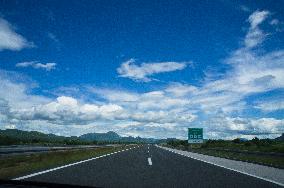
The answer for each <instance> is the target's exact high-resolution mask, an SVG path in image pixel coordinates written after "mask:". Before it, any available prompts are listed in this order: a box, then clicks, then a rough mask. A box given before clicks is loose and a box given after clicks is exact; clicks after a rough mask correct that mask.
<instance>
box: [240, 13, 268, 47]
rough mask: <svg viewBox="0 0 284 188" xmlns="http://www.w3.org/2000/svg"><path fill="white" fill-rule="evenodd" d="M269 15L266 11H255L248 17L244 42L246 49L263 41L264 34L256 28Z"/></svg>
mask: <svg viewBox="0 0 284 188" xmlns="http://www.w3.org/2000/svg"><path fill="white" fill-rule="evenodd" d="M269 14H270V13H269V12H268V11H255V12H253V13H252V14H251V15H250V16H249V18H248V21H249V23H250V28H249V31H248V33H247V35H246V37H245V41H244V42H245V46H246V47H247V48H253V47H255V46H257V45H258V44H260V43H261V42H262V41H263V40H264V38H265V34H264V33H263V31H262V30H260V29H259V27H258V26H259V25H260V24H261V23H262V22H263V21H264V20H265V19H266V18H267V17H268V15H269Z"/></svg>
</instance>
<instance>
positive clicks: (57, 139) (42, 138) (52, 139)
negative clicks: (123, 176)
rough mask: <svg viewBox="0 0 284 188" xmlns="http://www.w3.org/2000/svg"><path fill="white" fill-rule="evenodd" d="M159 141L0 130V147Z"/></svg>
mask: <svg viewBox="0 0 284 188" xmlns="http://www.w3.org/2000/svg"><path fill="white" fill-rule="evenodd" d="M159 141H160V140H156V139H151V138H141V137H131V136H130V137H121V136H119V135H118V134H117V133H115V132H111V131H110V132H107V133H88V134H85V135H82V136H79V137H77V136H71V137H65V136H57V135H54V134H44V133H41V132H37V131H22V130H17V129H6V130H0V145H17V144H38V145H90V144H120V143H158V142H159Z"/></svg>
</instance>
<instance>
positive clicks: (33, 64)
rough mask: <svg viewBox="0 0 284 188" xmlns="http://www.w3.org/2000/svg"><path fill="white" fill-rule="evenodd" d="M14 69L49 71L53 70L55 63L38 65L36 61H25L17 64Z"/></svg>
mask: <svg viewBox="0 0 284 188" xmlns="http://www.w3.org/2000/svg"><path fill="white" fill-rule="evenodd" d="M16 67H32V68H34V69H44V70H46V71H50V70H52V69H55V67H56V63H46V64H44V63H40V62H38V61H26V62H21V63H17V64H16Z"/></svg>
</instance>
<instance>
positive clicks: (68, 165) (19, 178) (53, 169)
mask: <svg viewBox="0 0 284 188" xmlns="http://www.w3.org/2000/svg"><path fill="white" fill-rule="evenodd" d="M135 148H136V147H133V148H129V149H125V150H119V151H116V152H112V153H109V154H105V155H101V156H98V157H93V158H90V159H86V160H83V161H78V162H75V163H71V164H67V165H63V166H59V167H56V168H52V169H49V170H44V171H41V172H37V173H33V174H29V175H26V176H21V177H18V178H14V179H12V180H23V179H27V178H30V177H34V176H37V175H40V174H45V173H48V172H52V171H55V170H59V169H62V168H66V167H70V166H74V165H77V164H81V163H85V162H88V161H92V160H95V159H99V158H103V157H107V156H110V155H113V154H116V153H119V152H123V151H127V150H131V149H135Z"/></svg>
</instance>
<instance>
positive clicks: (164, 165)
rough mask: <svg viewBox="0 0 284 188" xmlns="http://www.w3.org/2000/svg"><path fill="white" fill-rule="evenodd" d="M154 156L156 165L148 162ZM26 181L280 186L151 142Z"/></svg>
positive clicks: (115, 184) (190, 185)
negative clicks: (153, 144) (178, 153)
mask: <svg viewBox="0 0 284 188" xmlns="http://www.w3.org/2000/svg"><path fill="white" fill-rule="evenodd" d="M149 156H151V159H152V163H153V165H152V166H150V165H149V163H148V157H149ZM25 181H38V182H52V183H63V184H72V185H84V186H96V187H163V188H165V187H194V188H197V187H218V188H221V187H230V188H231V187H242V188H245V187H249V188H253V187H258V188H261V187H280V186H278V185H276V184H273V183H269V182H266V181H264V180H260V179H257V178H254V177H250V176H247V175H244V174H241V173H237V172H234V171H230V170H227V169H224V168H221V167H217V166H214V165H211V164H207V163H204V162H201V161H197V160H194V159H190V158H188V157H184V156H180V155H177V154H174V153H171V152H169V151H166V150H163V149H160V148H157V147H155V146H150V149H149V153H148V145H144V146H141V147H139V148H135V149H132V150H128V151H124V152H120V153H117V154H113V155H110V156H107V157H103V158H99V159H96V160H93V161H89V162H86V163H81V164H78V165H75V166H71V167H67V168H63V169H60V170H56V171H52V172H48V173H46V174H42V175H38V176H34V177H31V178H28V179H25Z"/></svg>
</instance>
